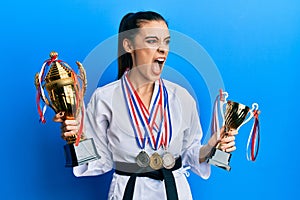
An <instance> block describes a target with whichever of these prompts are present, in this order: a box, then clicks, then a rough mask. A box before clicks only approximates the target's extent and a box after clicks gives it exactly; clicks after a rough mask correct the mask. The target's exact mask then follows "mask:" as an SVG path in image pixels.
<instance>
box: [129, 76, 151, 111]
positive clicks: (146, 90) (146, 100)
mask: <svg viewBox="0 0 300 200" xmlns="http://www.w3.org/2000/svg"><path fill="white" fill-rule="evenodd" d="M128 78H129V80H130V82H131V84H132V86H133V88H134V89H135V91H137V93H138V95H139V97H140V99H141V100H142V102H143V104H144V105H145V106H146V108H148V109H149V107H150V102H151V97H152V94H153V90H154V81H149V80H148V81H145V79H142V78H139V76H136V74H133V73H129V74H128Z"/></svg>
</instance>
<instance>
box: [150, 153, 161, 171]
mask: <svg viewBox="0 0 300 200" xmlns="http://www.w3.org/2000/svg"><path fill="white" fill-rule="evenodd" d="M149 165H150V167H151V168H152V169H154V170H158V169H160V168H162V166H163V160H162V158H161V157H160V155H159V154H158V153H156V152H155V153H154V154H152V155H151V157H150V163H149Z"/></svg>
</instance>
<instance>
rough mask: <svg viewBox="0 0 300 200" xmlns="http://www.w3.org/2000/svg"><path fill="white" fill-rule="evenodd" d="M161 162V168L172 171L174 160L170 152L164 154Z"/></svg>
mask: <svg viewBox="0 0 300 200" xmlns="http://www.w3.org/2000/svg"><path fill="white" fill-rule="evenodd" d="M162 160H163V166H164V168H166V169H172V168H173V167H174V166H175V158H174V156H173V155H172V154H171V153H170V152H165V153H164V155H163V157H162Z"/></svg>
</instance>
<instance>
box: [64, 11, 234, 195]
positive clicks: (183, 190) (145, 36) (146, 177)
mask: <svg viewBox="0 0 300 200" xmlns="http://www.w3.org/2000/svg"><path fill="white" fill-rule="evenodd" d="M169 42H170V33H169V30H168V24H167V22H166V21H165V19H164V18H163V17H162V16H161V15H159V14H158V13H155V12H137V13H129V14H127V15H125V16H124V17H123V19H122V21H121V23H120V28H119V62H118V65H119V74H118V80H117V81H115V82H112V83H110V84H108V85H106V86H103V87H100V88H98V89H97V90H96V91H95V92H94V94H93V95H92V97H91V100H90V102H89V104H88V105H87V109H86V116H85V123H84V128H85V131H84V132H85V134H86V135H87V137H93V139H94V141H95V143H96V147H97V151H98V153H99V154H100V156H101V158H100V159H99V160H97V161H92V162H90V163H88V164H86V165H82V166H78V167H74V174H75V175H76V176H94V175H100V174H103V173H106V172H108V171H110V170H111V169H115V173H114V175H113V179H112V183H111V186H110V192H109V195H108V199H138V200H143V199H144V200H147V199H149V200H150V199H151V200H153V199H169V200H174V199H182V200H187V199H192V195H191V191H190V187H189V184H188V182H187V179H186V176H185V174H186V173H185V172H186V168H185V167H186V166H189V167H190V168H191V170H192V171H193V172H194V173H196V174H198V175H199V176H201V177H202V178H204V179H207V178H208V177H209V175H210V166H209V164H208V163H207V162H205V161H206V158H207V156H208V155H209V153H210V151H211V149H212V147H213V146H215V145H216V144H217V143H219V144H220V146H221V148H222V149H223V150H224V151H226V152H231V151H234V150H235V143H234V140H235V138H234V135H235V134H236V133H237V132H236V131H234V130H233V131H229V133H224V130H223V129H221V138H222V139H221V140H220V141H217V140H216V139H215V137H212V138H211V139H210V140H209V142H208V144H206V145H202V144H201V143H200V140H201V137H202V130H201V125H200V121H199V116H198V112H197V109H196V104H195V101H194V99H193V98H192V97H191V95H190V94H189V93H188V92H187V91H186V90H185V89H184V88H182V87H180V86H179V85H176V84H175V83H171V82H169V81H167V80H162V79H161V78H160V75H161V72H162V70H163V67H164V63H165V61H166V59H167V56H168V52H169ZM77 130H78V122H77V121H76V120H65V121H64V122H63V126H62V134H63V136H64V137H68V136H71V135H74V134H76V132H77ZM225 134H226V137H224V135H225Z"/></svg>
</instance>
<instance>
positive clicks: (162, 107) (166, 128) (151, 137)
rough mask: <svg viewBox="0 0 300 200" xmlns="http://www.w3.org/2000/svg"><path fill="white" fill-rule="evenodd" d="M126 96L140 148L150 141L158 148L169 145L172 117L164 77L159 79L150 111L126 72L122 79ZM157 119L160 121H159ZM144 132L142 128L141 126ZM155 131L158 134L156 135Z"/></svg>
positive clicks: (152, 145) (154, 147)
mask: <svg viewBox="0 0 300 200" xmlns="http://www.w3.org/2000/svg"><path fill="white" fill-rule="evenodd" d="M121 81H122V88H123V94H124V98H125V100H126V105H127V110H128V114H129V116H130V120H131V125H132V127H133V130H134V134H135V138H136V141H137V144H138V146H139V148H141V149H144V148H145V144H146V142H147V141H149V144H150V146H151V147H152V148H153V149H155V150H157V149H158V148H160V147H161V146H164V147H165V148H166V147H167V146H168V145H169V142H170V141H171V137H172V128H171V119H170V111H169V104H168V93H167V90H166V88H165V85H164V83H163V81H162V79H159V80H158V81H159V88H158V90H157V93H156V94H155V99H154V102H153V106H152V108H151V110H150V112H149V110H148V109H147V108H146V106H145V105H144V104H143V102H142V100H141V99H140V97H139V95H138V93H137V91H136V90H135V89H134V87H133V85H132V83H131V82H130V80H129V78H128V73H127V72H126V73H125V74H124V76H123V77H122V79H121ZM157 120H158V121H159V122H160V123H157ZM140 125H141V126H142V127H143V129H144V133H143V131H142V130H141V126H140ZM155 132H156V133H157V135H156V136H155Z"/></svg>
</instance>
